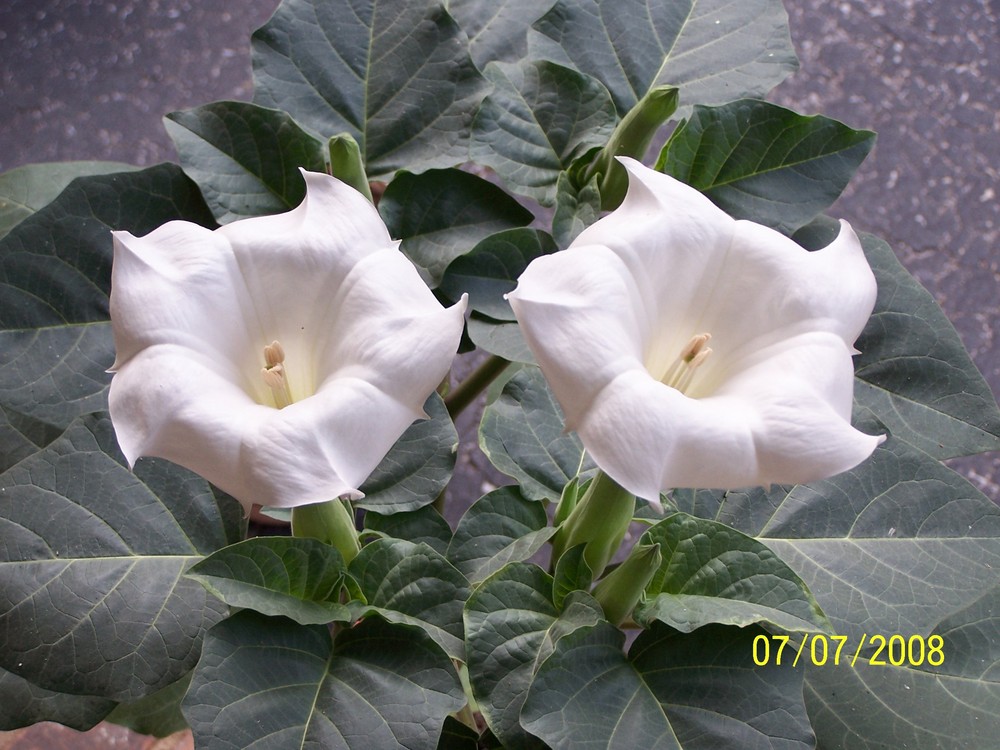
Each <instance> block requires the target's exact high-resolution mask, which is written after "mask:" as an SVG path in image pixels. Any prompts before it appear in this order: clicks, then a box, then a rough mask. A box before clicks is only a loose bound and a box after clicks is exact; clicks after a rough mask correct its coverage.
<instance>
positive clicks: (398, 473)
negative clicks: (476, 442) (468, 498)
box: [355, 393, 458, 513]
mask: <svg viewBox="0 0 1000 750" xmlns="http://www.w3.org/2000/svg"><path fill="white" fill-rule="evenodd" d="M424 411H425V412H426V413H427V416H428V419H418V420H417V421H416V422H414V423H413V424H411V425H410V426H409V427H407V428H406V431H405V432H404V433H403V434H402V435H401V436H400V438H399V440H397V441H396V442H395V443H394V444H393V446H392V448H391V449H390V450H389V453H387V454H386V456H385V458H383V459H382V461H381V462H380V463H379V465H378V466H377V467H375V471H373V472H372V473H371V474H370V475H369V476H368V479H366V480H365V481H364V483H363V484H362V485H361V491H362V492H364V493H365V496H364V498H362V499H361V500H359V501H357V502H356V503H355V505H357V506H358V507H359V508H365V509H367V510H373V511H375V512H377V513H401V512H404V511H411V510H416V509H417V508H422V507H424V506H425V505H430V504H431V503H432V502H434V500H435V499H436V498H437V496H438V495H440V494H441V492H442V491H443V490H444V488H445V487H446V486H447V484H448V482H449V480H450V479H451V475H452V472H453V471H454V469H455V454H456V453H457V452H458V433H457V432H456V431H455V423H454V422H452V421H451V417H450V416H448V409H447V408H446V407H445V405H444V401H442V400H441V397H440V396H438V395H437V394H436V393H432V394H431V395H430V396H428V398H427V401H425V402H424Z"/></svg>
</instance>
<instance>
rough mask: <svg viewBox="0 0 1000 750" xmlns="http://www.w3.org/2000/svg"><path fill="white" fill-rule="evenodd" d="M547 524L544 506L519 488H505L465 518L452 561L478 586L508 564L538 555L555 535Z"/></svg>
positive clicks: (454, 541)
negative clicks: (526, 498)
mask: <svg viewBox="0 0 1000 750" xmlns="http://www.w3.org/2000/svg"><path fill="white" fill-rule="evenodd" d="M547 524H548V517H547V516H546V515H545V507H544V506H543V505H542V504H541V503H539V502H535V501H532V500H525V499H524V498H523V497H522V496H521V493H520V492H518V490H517V488H516V487H501V488H500V489H497V490H493V491H492V492H490V493H488V494H486V495H483V496H482V497H481V498H479V500H477V501H476V502H475V503H473V505H472V506H471V507H470V508H469V509H468V510H467V511H466V512H465V515H463V516H462V518H461V520H460V521H459V522H458V528H456V529H455V536H454V538H453V539H452V540H451V545H450V546H449V548H448V559H449V560H451V562H452V564H453V565H454V566H455V567H456V568H458V569H459V570H460V571H462V573H464V574H465V577H466V578H468V579H469V580H470V581H471V582H472V583H478V582H479V581H482V580H484V579H486V578H488V577H489V576H491V575H493V573H495V572H496V571H497V570H499V569H500V568H502V567H503V566H504V565H506V564H507V563H509V562H521V561H523V560H527V559H528V558H530V557H531V556H532V555H534V554H535V553H536V552H538V551H539V550H540V549H541V548H542V546H543V545H544V544H545V542H547V541H548V540H549V539H550V538H551V537H552V535H553V534H555V529H553V528H552V527H550V526H548V525H547Z"/></svg>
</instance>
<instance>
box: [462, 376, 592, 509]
mask: <svg viewBox="0 0 1000 750" xmlns="http://www.w3.org/2000/svg"><path fill="white" fill-rule="evenodd" d="M479 446H480V447H481V448H482V449H483V452H484V453H485V454H486V456H487V458H489V459H490V461H491V462H492V463H493V465H494V466H495V467H496V468H497V469H499V470H500V471H502V472H503V473H504V474H507V475H508V476H511V477H514V479H516V480H517V481H518V483H519V484H520V485H521V492H522V493H523V494H524V496H525V497H526V498H529V499H531V500H546V499H548V500H558V499H559V496H560V495H561V494H562V490H563V487H565V486H566V483H567V482H568V481H569V480H570V479H572V478H573V477H575V476H576V475H577V474H578V473H580V471H581V469H582V470H584V471H588V470H590V469H593V467H594V464H593V463H592V462H591V461H590V460H589V459H588V458H586V457H585V452H584V449H583V443H581V442H580V438H579V437H577V436H576V434H575V433H567V432H565V425H564V422H563V414H562V409H560V408H559V404H558V402H556V399H555V396H553V395H552V391H551V390H550V389H549V387H548V384H547V383H546V382H545V378H544V376H543V375H542V372H541V370H539V369H538V368H537V367H525V368H524V369H522V370H521V371H519V372H518V373H517V374H516V375H515V376H514V377H512V378H511V379H510V380H509V381H507V384H506V385H505V386H504V389H503V392H502V393H501V394H500V397H499V398H498V399H497V400H496V401H494V402H493V403H492V404H489V405H487V407H486V410H485V412H484V413H483V421H482V423H481V424H480V425H479Z"/></svg>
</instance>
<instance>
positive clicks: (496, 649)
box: [465, 563, 604, 750]
mask: <svg viewBox="0 0 1000 750" xmlns="http://www.w3.org/2000/svg"><path fill="white" fill-rule="evenodd" d="M603 616H604V615H603V614H602V612H601V608H600V606H599V605H598V604H597V603H596V602H594V601H593V599H591V598H590V597H589V596H587V595H585V594H584V595H582V598H574V599H573V601H572V603H571V605H569V606H567V607H566V608H565V610H564V611H563V613H562V615H560V613H559V610H557V609H556V607H555V606H554V605H553V604H552V578H551V576H549V575H548V574H547V573H545V571H543V570H542V569H541V568H539V567H537V566H536V565H532V564H529V563H511V564H510V565H507V566H505V567H503V568H501V569H500V570H499V571H497V572H496V573H495V574H494V575H492V576H491V577H490V578H488V579H487V580H486V581H484V582H483V583H482V585H480V586H479V587H477V588H476V590H475V591H473V592H472V595H471V596H470V597H469V601H468V603H467V604H466V607H465V628H466V633H467V643H468V658H469V661H468V664H469V680H470V682H471V683H472V690H473V694H474V695H475V697H476V700H477V701H478V702H479V708H480V710H481V711H482V713H483V716H484V717H485V719H486V721H487V723H488V724H489V726H490V729H492V730H493V732H494V733H495V734H496V736H497V737H498V738H500V740H501V741H502V742H503V745H504V747H507V748H511V749H512V750H514V749H517V748H539V747H543V746H542V745H541V744H540V743H539V742H538V741H537V740H535V738H534V737H531V736H530V735H528V734H526V733H525V732H524V729H522V727H521V725H520V723H519V720H518V717H519V715H520V713H521V706H522V705H523V703H524V699H525V695H526V694H527V690H528V687H529V686H530V685H531V681H532V677H533V674H534V669H535V666H536V662H537V660H538V658H539V655H540V654H541V653H542V652H543V650H544V654H545V655H547V654H549V653H551V651H552V648H553V644H555V643H556V642H558V639H559V638H560V637H562V636H564V635H565V634H566V633H571V632H573V631H574V630H575V629H576V628H578V627H582V626H585V625H593V624H594V623H596V622H598V621H600V620H601V619H602V618H603Z"/></svg>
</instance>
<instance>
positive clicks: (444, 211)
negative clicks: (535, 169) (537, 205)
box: [379, 169, 533, 286]
mask: <svg viewBox="0 0 1000 750" xmlns="http://www.w3.org/2000/svg"><path fill="white" fill-rule="evenodd" d="M379 213H380V214H381V215H382V219H383V221H385V223H386V226H388V227H389V233H390V234H391V235H392V236H393V237H398V238H400V239H402V240H403V245H402V250H403V252H404V253H406V255H407V257H409V258H410V260H412V261H413V262H414V263H415V264H417V265H418V266H420V267H422V268H424V269H426V271H427V273H428V276H429V277H430V279H431V281H432V282H433V285H434V286H436V285H437V283H438V282H439V281H440V280H441V276H442V274H444V271H445V269H446V268H447V267H448V264H449V263H451V262H452V261H453V260H454V259H455V258H457V257H458V256H459V255H465V254H466V253H467V252H469V250H471V249H472V248H473V246H474V245H475V244H476V243H477V242H479V241H480V240H483V239H485V238H486V237H488V236H489V235H491V234H493V233H494V232H499V231H501V230H504V229H511V228H513V227H520V226H524V225H525V224H528V223H530V222H531V220H532V218H533V217H532V215H531V212H530V211H528V210H527V209H526V208H524V207H522V206H521V204H519V203H518V202H517V201H516V200H514V199H513V198H511V197H510V196H509V195H507V194H506V193H505V192H504V191H503V190H501V189H500V188H499V187H497V186H496V185H494V184H493V183H492V182H487V181H486V180H484V179H483V178H482V177H476V175H474V174H469V173H468V172H463V171H461V170H458V169H440V170H432V171H430V172H425V173H423V174H409V173H408V172H404V173H402V174H400V175H398V176H397V177H396V179H394V180H393V181H392V182H390V183H389V186H388V187H387V188H386V190H385V194H384V195H383V196H382V200H381V201H380V202H379Z"/></svg>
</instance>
